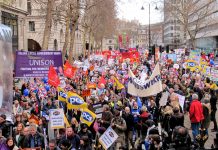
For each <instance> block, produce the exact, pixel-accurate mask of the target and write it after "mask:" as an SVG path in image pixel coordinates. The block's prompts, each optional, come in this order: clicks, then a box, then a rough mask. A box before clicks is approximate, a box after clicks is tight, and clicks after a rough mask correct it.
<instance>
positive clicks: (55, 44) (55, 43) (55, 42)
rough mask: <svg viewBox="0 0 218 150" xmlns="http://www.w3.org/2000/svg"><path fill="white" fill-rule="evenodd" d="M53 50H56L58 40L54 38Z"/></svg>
mask: <svg viewBox="0 0 218 150" xmlns="http://www.w3.org/2000/svg"><path fill="white" fill-rule="evenodd" d="M54 50H55V51H57V50H58V41H57V40H56V39H55V40H54Z"/></svg>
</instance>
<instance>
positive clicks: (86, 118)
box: [80, 108, 96, 126]
mask: <svg viewBox="0 0 218 150" xmlns="http://www.w3.org/2000/svg"><path fill="white" fill-rule="evenodd" d="M95 118H96V114H95V113H93V112H91V111H90V110H89V109H88V108H85V109H83V112H82V113H81V116H80V121H81V122H83V123H85V124H87V125H88V126H90V125H91V124H92V123H93V121H94V120H95Z"/></svg>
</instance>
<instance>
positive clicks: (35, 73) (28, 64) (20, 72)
mask: <svg viewBox="0 0 218 150" xmlns="http://www.w3.org/2000/svg"><path fill="white" fill-rule="evenodd" d="M51 65H52V66H54V67H55V69H56V70H57V69H58V68H59V67H63V62H62V53H61V51H39V52H29V51H17V52H16V64H15V77H17V78H23V77H27V78H28V77H47V76H48V70H49V67H50V66H51Z"/></svg>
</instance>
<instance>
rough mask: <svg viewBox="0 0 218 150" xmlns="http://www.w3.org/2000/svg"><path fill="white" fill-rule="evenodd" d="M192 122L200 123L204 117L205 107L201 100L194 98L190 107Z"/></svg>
mask: <svg viewBox="0 0 218 150" xmlns="http://www.w3.org/2000/svg"><path fill="white" fill-rule="evenodd" d="M189 117H190V120H191V123H199V122H201V121H202V120H203V119H204V115H203V108H202V105H201V103H200V102H199V100H193V101H192V102H191V106H190V109H189Z"/></svg>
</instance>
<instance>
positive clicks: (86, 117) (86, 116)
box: [82, 112, 94, 122]
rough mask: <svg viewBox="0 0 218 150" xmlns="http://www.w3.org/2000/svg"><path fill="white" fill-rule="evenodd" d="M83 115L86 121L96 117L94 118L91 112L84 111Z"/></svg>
mask: <svg viewBox="0 0 218 150" xmlns="http://www.w3.org/2000/svg"><path fill="white" fill-rule="evenodd" d="M82 117H83V118H84V119H85V120H86V121H89V122H91V121H92V120H94V119H93V118H92V115H91V114H89V113H88V112H83V113H82Z"/></svg>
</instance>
